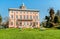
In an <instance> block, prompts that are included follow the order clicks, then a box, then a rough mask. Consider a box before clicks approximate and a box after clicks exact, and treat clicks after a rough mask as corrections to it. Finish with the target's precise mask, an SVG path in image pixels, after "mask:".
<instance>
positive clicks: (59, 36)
mask: <svg viewBox="0 0 60 39" xmlns="http://www.w3.org/2000/svg"><path fill="white" fill-rule="evenodd" d="M0 39H60V30H44V31H41V30H36V29H25V30H21V29H2V30H0Z"/></svg>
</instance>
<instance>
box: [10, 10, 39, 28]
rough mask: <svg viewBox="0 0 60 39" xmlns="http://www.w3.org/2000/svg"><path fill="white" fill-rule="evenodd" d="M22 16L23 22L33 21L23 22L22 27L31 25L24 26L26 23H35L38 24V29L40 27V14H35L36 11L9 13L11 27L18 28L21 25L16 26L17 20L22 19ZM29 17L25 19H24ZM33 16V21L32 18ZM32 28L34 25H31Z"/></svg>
mask: <svg viewBox="0 0 60 39" xmlns="http://www.w3.org/2000/svg"><path fill="white" fill-rule="evenodd" d="M20 16H22V20H27V17H28V20H32V21H21V22H22V26H30V25H24V23H25V22H27V23H28V24H30V23H33V22H37V23H38V25H37V26H36V27H40V21H39V20H40V19H39V12H34V11H14V10H13V11H12V10H10V11H9V18H10V20H9V27H15V28H16V27H17V26H19V25H16V22H17V19H20ZM25 16H27V17H26V18H25V19H24V17H25ZM31 16H32V19H31V18H30V17H31ZM31 26H32V25H31Z"/></svg>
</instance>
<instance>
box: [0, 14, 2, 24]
mask: <svg viewBox="0 0 60 39" xmlns="http://www.w3.org/2000/svg"><path fill="white" fill-rule="evenodd" d="M1 23H2V16H1V15H0V25H1Z"/></svg>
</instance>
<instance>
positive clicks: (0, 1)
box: [0, 0, 60, 22]
mask: <svg viewBox="0 0 60 39" xmlns="http://www.w3.org/2000/svg"><path fill="white" fill-rule="evenodd" d="M22 3H24V4H25V6H26V7H27V8H28V9H38V10H39V11H40V14H39V15H40V22H42V21H43V20H44V17H45V16H46V15H49V13H48V9H49V8H51V7H53V8H54V10H55V12H56V11H57V10H60V0H0V14H1V15H2V17H3V18H4V17H6V16H9V13H8V8H19V6H20V5H21V4H22Z"/></svg>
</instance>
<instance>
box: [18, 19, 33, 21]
mask: <svg viewBox="0 0 60 39" xmlns="http://www.w3.org/2000/svg"><path fill="white" fill-rule="evenodd" d="M17 21H33V20H32V19H18V20H17Z"/></svg>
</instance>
